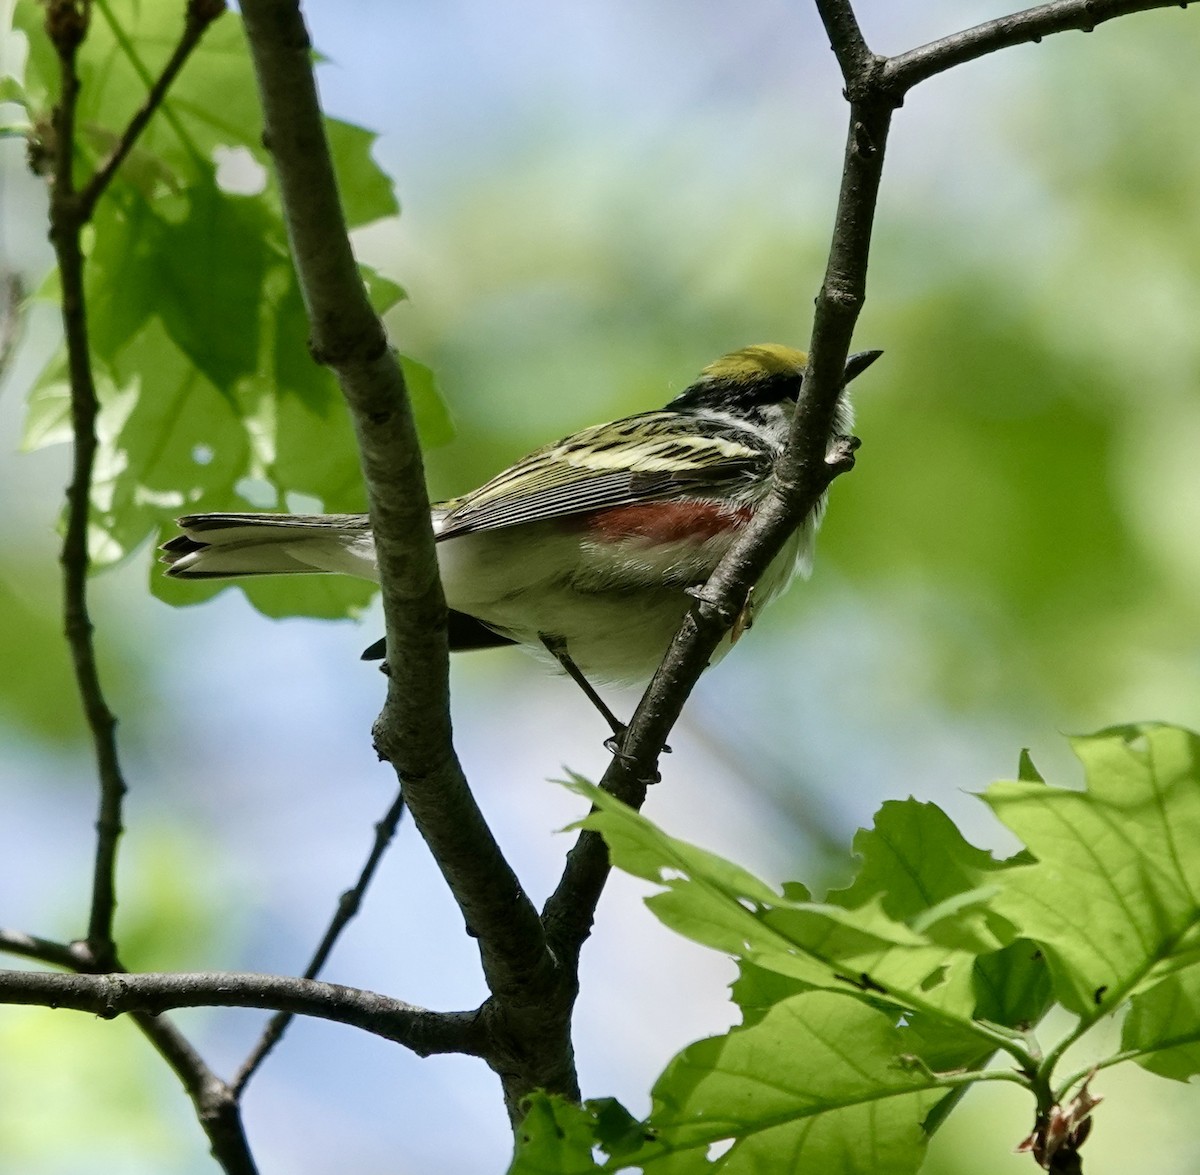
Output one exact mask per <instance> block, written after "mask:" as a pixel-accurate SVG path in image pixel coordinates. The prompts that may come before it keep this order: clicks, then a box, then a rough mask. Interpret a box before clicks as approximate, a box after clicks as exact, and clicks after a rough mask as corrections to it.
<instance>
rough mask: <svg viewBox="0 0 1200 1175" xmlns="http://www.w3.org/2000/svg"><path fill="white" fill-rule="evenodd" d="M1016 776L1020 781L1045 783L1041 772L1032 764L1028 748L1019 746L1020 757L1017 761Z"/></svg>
mask: <svg viewBox="0 0 1200 1175" xmlns="http://www.w3.org/2000/svg"><path fill="white" fill-rule="evenodd" d="M1017 778H1018V779H1019V780H1020V781H1021V782H1022V783H1045V782H1046V781H1045V780H1044V779H1043V778H1042V773H1041V772H1040V771H1039V770H1038V769H1037V768H1036V767H1035V766H1034V765H1033V760H1032V759H1031V758H1030V756H1029V748H1028V747H1022V748H1021V757H1020V759H1019V760H1018V761H1017Z"/></svg>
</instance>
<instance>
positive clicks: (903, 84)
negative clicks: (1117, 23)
mask: <svg viewBox="0 0 1200 1175" xmlns="http://www.w3.org/2000/svg"><path fill="white" fill-rule="evenodd" d="M1188 3H1189V0H1051V3H1049V4H1039V5H1037V6H1036V7H1034V8H1026V9H1025V10H1024V11H1022V12H1014V13H1012V14H1011V15H1010V16H1001V17H997V18H996V19H995V20H989V21H985V22H984V23H983V24H979V25H976V26H975V27H974V28H970V29H964V30H963V31H962V32H960V33H951V34H950V35H949V36H947V37H939V38H938V39H937V40H936V41H931V42H930V43H929V44H928V45H922V46H920V47H919V48H917V49H910V50H909V51H908V52H907V53H898V54H897V55H896V56H895V57H892V58H890V59H889V60H888V61H887V62H886V63H885V65H884V66H883V73H882V78H881V81H882V84H883V85H884V86H886V87H887V88H888V89H890V90H891V91H892V92H893V93H895V94H896V95H897V96H903V95H904V94H905V93H906V92H907V91H908V90H911V89H912V88H913V86H915V85H916V84H917V83H918V82H923V81H925V79H926V78H931V77H933V76H934V75H935V74H939V73H942V72H944V71H945V70H947V69H951V68H952V67H953V66H956V65H962V64H963V63H964V62H967V61H974V60H975V59H976V58H979V57H985V56H986V55H987V54H989V53H995V52H996V51H997V50H998V49H1007V48H1010V47H1011V46H1013V45H1025V44H1029V43H1031V42H1033V43H1036V42H1037V41H1040V40H1041V39H1042V38H1043V37H1049V36H1052V35H1053V34H1055V33H1066V32H1076V31H1078V32H1084V33H1090V32H1091V31H1092V30H1093V29H1094V28H1096V26H1097V25H1101V24H1104V22H1105V21H1109V20H1114V19H1115V18H1116V17H1118V16H1129V15H1131V14H1132V13H1135V12H1148V11H1150V10H1151V9H1154V8H1186V7H1187V6H1188Z"/></svg>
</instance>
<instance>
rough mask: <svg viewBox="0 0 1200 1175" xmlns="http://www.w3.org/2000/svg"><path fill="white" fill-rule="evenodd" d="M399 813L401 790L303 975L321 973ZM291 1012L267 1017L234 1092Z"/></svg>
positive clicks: (258, 1063)
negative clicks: (265, 1025) (266, 1021)
mask: <svg viewBox="0 0 1200 1175" xmlns="http://www.w3.org/2000/svg"><path fill="white" fill-rule="evenodd" d="M403 815H404V793H403V792H397V793H396V798H395V799H394V800H393V801H392V806H391V807H390V808H389V809H388V810H387V813H386V814H385V815H384V817H383V819H382V820H380V821H379V823H378V824H376V825H375V840H374V843H373V844H372V845H371V851H370V853H368V854H367V859H366V862H365V863H364V865H363V867H362V870H361V871H360V873H359V875H358V881H356V882H355V883H354V886H353V888H351V889H348V890H346V892H345V893H344V894H342V896H341V898H340V899H339V900H338V904H337V910H336V911H334V915H333V919H332V920H331V921H330V923H329V926H328V928H327V929H326V931H325V934H324V936H323V937H322V939H321V942H320V943H319V945H318V946H317V949H316V951H315V952H314V953H313V957H312V959H311V960H310V961H309V964H308V966H307V967H306V968H305V970H304V978H305V979H316V977H317V976H318V975H319V974H320V973H321V968H322V967H324V966H325V962H326V960H327V959H328V958H329V956H330V953H331V952H332V951H333V947H334V944H335V943H336V942H337V940H338V936H339V935H340V934H341V933H342V931H343V930H345V929H346V927H347V926H348V925H349V923H350V920H351V919H352V918H353V917H354V916H355V915H356V914H357V913H358V911H359V909H360V908H361V906H362V900H363V896H364V895H365V894H366V892H367V887H368V886H369V885H370V884H371V879H372V878H373V877H374V876H375V870H376V869H377V868H378V867H379V862H380V861H382V860H383V855H384V853H385V852H386V851H387V847H388V845H389V844H390V843H391V840H392V837H394V836H395V835H396V827H397V825H399V823H400V818H401V817H402V816H403ZM293 1015H294V1013H292V1012H277V1013H276V1014H275V1015H274V1016H272V1017H271V1020H270V1022H269V1023H268V1024H267V1027H266V1028H265V1029H264V1031H263V1034H262V1036H261V1037H259V1040H258V1043H257V1044H256V1045H255V1046H254V1048H253V1049H252V1050H251V1052H250V1054H249V1055H248V1056H247V1057H246V1060H245V1061H244V1062H243V1064H242V1067H241V1068H240V1069H239V1070H238V1072H237V1075H236V1076H235V1077H234V1079H233V1091H234V1094H235V1096H237V1097H241V1096H242V1093H243V1091H244V1090H245V1088H246V1085H247V1083H248V1082H249V1081H250V1078H251V1077H253V1076H254V1074H255V1073H256V1072H257V1071H258V1069H259V1067H260V1066H261V1065H262V1063H263V1061H265V1060H266V1059H267V1057H268V1056H269V1055H270V1053H271V1050H272V1049H273V1048H274V1047H275V1046H276V1045H277V1044H278V1043H279V1042H280V1040H282V1039H283V1034H284V1033H285V1032H286V1031H287V1029H288V1025H289V1024H290V1023H291V1022H292V1017H293Z"/></svg>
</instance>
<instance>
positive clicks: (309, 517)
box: [160, 514, 375, 579]
mask: <svg viewBox="0 0 1200 1175" xmlns="http://www.w3.org/2000/svg"><path fill="white" fill-rule="evenodd" d="M179 526H180V528H181V529H182V531H183V533H182V534H179V535H176V536H175V537H174V538H173V539H169V540H168V541H167V542H165V543H163V545H162V547H161V548H160V549H161V552H162V554H161V555H160V558H161V559H162V561H163V562H164V563H166V564H167V570H166V573H167V575H170V576H173V577H175V578H177V579H224V578H228V577H231V576H242V575H298V574H312V573H314V572H341V573H343V574H349V575H358V576H361V577H363V578H366V579H374V578H375V574H374V548H373V545H372V543H371V538H370V529H369V526H368V523H367V517H366V515H358V514H188V515H185V516H184V517H183V518H180V519H179Z"/></svg>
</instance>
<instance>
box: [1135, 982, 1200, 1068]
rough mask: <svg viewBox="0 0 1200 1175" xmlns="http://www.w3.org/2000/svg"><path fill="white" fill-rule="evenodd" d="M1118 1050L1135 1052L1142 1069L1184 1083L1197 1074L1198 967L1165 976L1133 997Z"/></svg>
mask: <svg viewBox="0 0 1200 1175" xmlns="http://www.w3.org/2000/svg"><path fill="white" fill-rule="evenodd" d="M1121 1048H1122V1049H1138V1050H1141V1051H1142V1052H1143V1054H1144V1055H1143V1056H1140V1057H1136V1058H1134V1059H1135V1060H1136V1061H1137V1063H1138V1064H1139V1065H1141V1066H1142V1068H1143V1069H1149V1070H1150V1072H1151V1073H1157V1074H1159V1075H1160V1076H1162V1077H1170V1078H1173V1079H1174V1080H1175V1081H1188V1080H1190V1079H1191V1078H1192V1077H1195V1076H1196V1074H1198V1073H1200V967H1189V968H1188V969H1187V970H1186V971H1180V972H1177V973H1176V974H1174V975H1168V976H1167V978H1166V979H1163V980H1161V981H1160V982H1158V983H1156V984H1155V985H1154V986H1153V987H1151V988H1150V989H1149V990H1148V991H1144V992H1142V993H1141V994H1139V995H1136V996H1134V997H1133V1000H1132V1001H1131V1004H1130V1008H1129V1015H1128V1016H1126V1017H1125V1024H1124V1026H1123V1028H1122V1031H1121Z"/></svg>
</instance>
